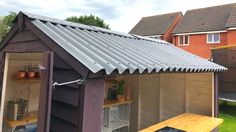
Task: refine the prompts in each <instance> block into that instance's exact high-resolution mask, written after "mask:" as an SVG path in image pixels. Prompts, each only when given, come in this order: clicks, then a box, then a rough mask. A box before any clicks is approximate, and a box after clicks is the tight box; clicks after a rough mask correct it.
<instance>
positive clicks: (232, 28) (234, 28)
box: [228, 27, 236, 30]
mask: <svg viewBox="0 0 236 132" xmlns="http://www.w3.org/2000/svg"><path fill="white" fill-rule="evenodd" d="M228 30H236V27H230V28H228Z"/></svg>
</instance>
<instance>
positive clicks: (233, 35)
mask: <svg viewBox="0 0 236 132" xmlns="http://www.w3.org/2000/svg"><path fill="white" fill-rule="evenodd" d="M227 43H228V45H231V44H236V30H228V31H227Z"/></svg>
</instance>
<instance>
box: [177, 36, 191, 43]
mask: <svg viewBox="0 0 236 132" xmlns="http://www.w3.org/2000/svg"><path fill="white" fill-rule="evenodd" d="M185 45H189V36H188V35H181V36H179V46H185Z"/></svg>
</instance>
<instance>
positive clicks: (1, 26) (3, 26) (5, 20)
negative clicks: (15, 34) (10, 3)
mask: <svg viewBox="0 0 236 132" xmlns="http://www.w3.org/2000/svg"><path fill="white" fill-rule="evenodd" d="M16 15H17V14H16V13H15V12H10V13H9V15H7V16H3V17H0V41H2V39H3V38H4V37H5V36H6V34H7V33H8V32H9V31H10V29H11V27H12V25H13V21H14V19H15V17H16Z"/></svg>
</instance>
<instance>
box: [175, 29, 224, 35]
mask: <svg viewBox="0 0 236 132" xmlns="http://www.w3.org/2000/svg"><path fill="white" fill-rule="evenodd" d="M225 32H227V31H226V30H219V31H206V32H191V33H174V34H173V35H195V34H196V35H197V34H208V33H225Z"/></svg>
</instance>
